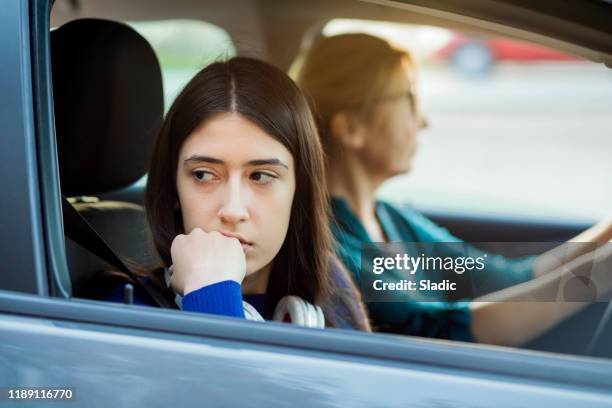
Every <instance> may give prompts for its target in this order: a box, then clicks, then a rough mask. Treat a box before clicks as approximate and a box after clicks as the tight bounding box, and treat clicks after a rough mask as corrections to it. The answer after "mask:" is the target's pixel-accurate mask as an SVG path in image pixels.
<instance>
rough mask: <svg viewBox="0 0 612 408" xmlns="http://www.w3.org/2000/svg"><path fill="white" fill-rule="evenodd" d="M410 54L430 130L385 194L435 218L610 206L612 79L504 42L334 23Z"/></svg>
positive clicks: (413, 28) (590, 215)
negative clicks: (443, 213)
mask: <svg viewBox="0 0 612 408" xmlns="http://www.w3.org/2000/svg"><path fill="white" fill-rule="evenodd" d="M345 32H366V33H370V34H373V35H377V36H379V37H383V38H385V39H387V40H389V41H391V42H393V43H394V44H396V45H399V46H402V47H404V48H407V49H409V50H410V51H411V52H412V53H413V54H414V55H415V57H416V58H417V61H418V64H419V73H418V75H419V80H418V92H419V95H420V99H421V106H422V110H423V113H424V115H425V117H426V119H427V121H428V123H429V128H428V129H426V130H424V131H423V132H422V133H421V134H420V135H419V147H418V152H417V154H416V157H415V162H414V164H413V166H412V171H411V172H410V173H409V174H407V175H402V176H399V177H396V178H395V179H392V180H390V181H389V182H387V183H386V184H385V185H384V186H383V187H382V188H381V189H380V190H379V195H380V197H382V198H385V199H388V200H391V201H398V202H406V201H410V202H412V203H413V204H415V205H417V206H418V207H421V208H428V209H434V210H460V211H463V212H475V213H480V214H485V213H491V214H495V215H515V216H533V217H540V218H541V217H554V218H561V219H576V218H583V219H587V220H589V219H597V218H601V217H602V216H605V215H606V213H607V212H609V208H610V202H612V183H610V174H612V161H611V160H610V151H612V138H610V137H609V136H610V134H612V108H611V107H612V73H611V71H610V70H609V69H607V68H606V67H605V66H604V65H603V64H596V63H592V62H590V61H585V60H582V59H579V58H578V57H575V56H573V55H568V54H564V53H562V52H559V51H556V50H552V49H550V48H546V47H544V46H541V45H538V44H533V43H528V42H524V41H518V40H514V39H510V38H506V37H503V36H498V37H497V36H482V35H476V34H473V33H472V34H471V33H460V32H453V31H450V30H446V29H442V28H437V27H430V26H421V25H409V24H396V23H386V22H368V21H359V20H332V21H331V22H329V23H328V24H327V25H326V26H325V28H324V29H323V34H324V35H333V34H340V33H345Z"/></svg>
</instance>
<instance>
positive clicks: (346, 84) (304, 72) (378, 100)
mask: <svg viewBox="0 0 612 408" xmlns="http://www.w3.org/2000/svg"><path fill="white" fill-rule="evenodd" d="M301 62H302V65H301V68H300V69H299V72H298V73H297V82H298V84H299V85H300V87H301V88H302V90H303V91H305V93H306V94H307V96H309V97H310V98H311V101H312V104H313V105H314V109H315V113H316V116H317V118H318V125H319V134H320V136H321V137H322V143H323V146H324V149H325V152H326V153H327V155H328V163H329V166H328V172H327V179H328V186H329V189H330V192H331V195H332V205H333V215H334V219H335V222H334V223H333V225H332V228H333V232H334V235H335V237H336V239H337V240H338V242H339V251H338V253H339V256H340V258H341V260H342V261H343V262H344V264H345V265H346V266H347V267H348V269H349V270H350V272H351V273H352V274H353V277H354V278H355V280H357V281H359V274H360V256H361V245H362V244H363V243H372V242H398V241H402V242H411V243H428V242H438V243H460V242H461V241H460V240H459V239H458V238H457V237H454V236H453V235H451V234H450V233H449V232H448V231H446V230H445V229H443V228H441V227H440V226H438V225H436V224H435V223H433V222H432V221H430V220H429V219H427V218H426V217H424V216H423V215H422V214H419V213H418V212H417V211H415V210H414V209H412V208H410V207H409V206H397V205H392V204H390V203H386V202H382V201H377V200H376V198H375V192H376V190H377V188H378V187H379V186H380V185H381V184H382V183H383V182H384V181H386V180H387V179H389V178H391V177H393V176H396V175H399V174H403V173H406V172H408V171H409V170H410V166H411V159H412V156H413V155H414V153H415V151H416V146H417V133H418V131H419V130H420V129H422V128H423V127H424V126H426V123H425V121H424V120H423V119H422V117H421V115H420V111H419V106H418V100H417V98H416V93H415V81H416V71H415V64H414V61H413V60H412V58H411V56H410V55H409V54H408V53H407V52H405V51H402V50H398V49H395V48H393V47H392V46H391V45H389V44H388V43H387V42H386V41H384V40H382V39H379V38H376V37H372V36H369V35H366V34H346V35H339V36H335V37H327V38H321V39H319V40H318V41H316V42H315V43H314V44H313V46H312V47H311V48H310V49H308V50H307V52H306V53H305V55H304V58H303V60H302V61H301ZM610 239H612V222H610V221H606V222H602V223H600V224H598V225H597V226H595V227H593V228H591V229H590V230H588V231H586V232H584V233H583V234H581V235H579V236H578V237H576V238H575V239H573V240H572V241H575V243H573V244H571V245H564V246H561V247H559V248H557V249H555V250H553V251H551V252H549V253H548V254H545V255H544V256H539V257H525V258H520V259H507V258H504V257H501V256H489V258H488V261H487V263H486V265H487V267H486V268H485V269H484V270H482V271H481V272H474V273H472V272H471V273H470V274H469V275H470V276H469V277H470V278H471V279H472V282H473V286H474V289H475V290H474V292H473V293H474V294H475V295H483V294H486V293H490V292H493V291H496V290H500V289H503V288H506V287H510V286H512V285H517V284H521V283H522V285H519V286H516V287H514V288H512V289H508V290H506V291H504V292H500V293H496V294H495V297H494V299H498V300H504V301H505V302H503V303H502V302H500V303H481V302H480V301H483V300H486V299H493V298H491V297H489V298H477V299H476V302H474V303H466V302H461V303H449V302H444V301H442V302H416V301H414V298H413V296H412V295H411V292H403V294H402V301H399V302H371V303H368V310H369V314H370V317H371V319H372V323H373V325H374V326H376V327H377V328H378V329H379V330H386V331H392V332H398V333H406V334H413V335H421V336H427V337H442V338H452V339H460V340H474V338H475V339H476V340H478V341H481V342H487V343H495V344H514V345H516V344H522V343H524V342H526V341H528V340H529V339H531V338H533V337H534V336H536V335H537V334H539V333H541V332H543V331H544V330H546V329H547V328H550V327H551V326H552V325H554V324H555V323H556V322H558V321H559V320H561V319H563V318H564V317H566V316H568V315H570V314H572V313H574V312H575V311H577V310H578V309H580V308H581V307H583V306H584V304H585V303H584V302H583V303H545V302H541V303H529V302H522V303H516V302H518V300H525V299H538V298H539V299H542V294H543V293H556V292H554V290H555V288H558V286H559V284H560V282H563V283H565V282H566V281H568V280H569V279H571V276H573V272H577V273H578V272H580V273H586V272H585V271H586V269H588V267H587V266H586V265H590V264H591V263H592V260H593V256H595V254H593V253H590V254H589V252H590V250H592V249H593V248H594V247H596V246H599V245H602V244H603V243H605V242H606V241H608V240H610ZM579 242H584V243H583V244H579ZM456 248H457V245H452V244H450V245H442V244H440V245H439V246H437V247H436V251H434V252H433V253H430V254H429V255H432V256H442V257H444V256H456V255H457V254H456V252H455V251H456ZM469 252H470V253H471V254H472V255H474V256H479V255H480V254H481V252H479V251H478V250H477V249H476V248H473V247H470V248H469ZM608 252H609V251H608ZM601 259H603V260H604V261H602V262H608V264H607V265H608V268H610V269H609V270H608V273H607V275H605V271H604V272H602V270H601V268H600V269H598V273H599V274H600V275H598V276H597V278H598V279H599V280H598V282H599V283H600V286H596V287H597V290H598V291H599V292H601V293H600V295H601V294H604V293H607V292H609V284H610V280H612V279H611V278H610V276H612V266H610V265H609V262H610V260H609V256H608V257H607V258H606V257H605V256H603V257H602V258H601ZM559 260H561V261H559ZM563 263H565V264H566V265H565V266H566V269H564V270H563V269H559V267H560V266H561V264H563ZM572 271H573V272H572ZM428 273H429V272H428ZM602 273H603V275H601V274H602ZM593 274H594V275H596V274H595V272H593ZM429 276H431V275H429ZM380 278H381V279H382V280H386V281H388V282H396V281H399V280H401V279H403V278H405V274H404V273H403V272H402V271H398V270H394V271H391V272H385V274H384V275H380ZM533 278H538V279H535V280H532V279H533ZM523 282H528V283H523ZM546 298H547V299H551V298H555V297H554V296H550V295H547V297H546ZM430 300H431V298H430ZM439 300H444V299H439Z"/></svg>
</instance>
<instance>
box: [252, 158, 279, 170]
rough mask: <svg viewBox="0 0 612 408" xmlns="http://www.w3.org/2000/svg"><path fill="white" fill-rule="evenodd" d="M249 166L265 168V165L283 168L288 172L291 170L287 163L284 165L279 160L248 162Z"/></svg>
mask: <svg viewBox="0 0 612 408" xmlns="http://www.w3.org/2000/svg"><path fill="white" fill-rule="evenodd" d="M247 164H248V165H250V166H264V165H270V166H282V167H284V168H286V169H287V170H289V166H287V165H286V164H285V163H283V162H282V161H280V160H279V159H259V160H251V161H249V162H247Z"/></svg>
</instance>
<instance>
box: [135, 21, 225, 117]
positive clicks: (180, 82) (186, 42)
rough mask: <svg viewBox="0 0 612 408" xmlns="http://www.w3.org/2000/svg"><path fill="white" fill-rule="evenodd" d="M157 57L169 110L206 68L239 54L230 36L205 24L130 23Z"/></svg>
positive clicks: (180, 22) (171, 22) (175, 22)
mask: <svg viewBox="0 0 612 408" xmlns="http://www.w3.org/2000/svg"><path fill="white" fill-rule="evenodd" d="M128 24H129V25H130V26H132V28H134V29H135V30H136V31H138V32H139V33H140V34H141V35H142V36H143V37H144V38H146V39H147V41H149V43H150V44H151V46H152V47H153V50H155V53H156V54H157V58H158V60H159V63H160V66H161V70H162V78H163V84H164V107H165V110H166V111H167V110H168V108H169V107H170V105H171V104H172V101H173V100H174V98H176V96H177V95H178V93H179V92H180V91H181V89H182V88H183V86H185V84H186V83H187V82H188V81H189V80H190V79H191V78H192V77H193V76H194V75H195V74H196V73H197V72H198V71H199V70H200V69H202V68H203V67H205V66H206V65H208V64H210V63H211V62H213V61H215V60H219V59H226V58H230V57H233V56H234V55H236V49H235V47H234V44H233V43H232V40H231V39H230V37H229V34H228V33H227V32H226V31H225V30H223V29H222V28H220V27H217V26H215V25H213V24H210V23H207V22H204V21H195V20H166V21H147V22H131V23H128Z"/></svg>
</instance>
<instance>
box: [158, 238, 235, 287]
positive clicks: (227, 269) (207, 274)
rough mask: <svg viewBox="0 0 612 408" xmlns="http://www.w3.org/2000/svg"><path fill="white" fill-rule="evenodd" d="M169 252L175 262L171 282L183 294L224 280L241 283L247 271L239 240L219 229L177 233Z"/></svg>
mask: <svg viewBox="0 0 612 408" xmlns="http://www.w3.org/2000/svg"><path fill="white" fill-rule="evenodd" d="M170 253H171V255H172V263H173V268H172V269H173V272H172V276H171V278H170V284H171V286H172V288H173V289H174V291H175V292H176V293H178V294H180V295H186V294H188V293H189V292H193V291H194V290H198V289H200V288H202V287H204V286H208V285H212V284H215V283H218V282H222V281H225V280H233V281H236V282H238V284H241V283H242V280H243V279H244V275H245V273H246V260H245V255H244V251H243V250H242V245H241V244H240V241H239V240H238V239H237V238H230V237H226V236H225V235H222V234H221V233H220V232H217V231H212V232H204V231H203V230H202V229H200V228H194V229H193V230H192V231H191V232H190V233H189V234H187V235H184V234H180V235H177V236H176V237H175V238H174V240H173V241H172V246H171V247H170Z"/></svg>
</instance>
